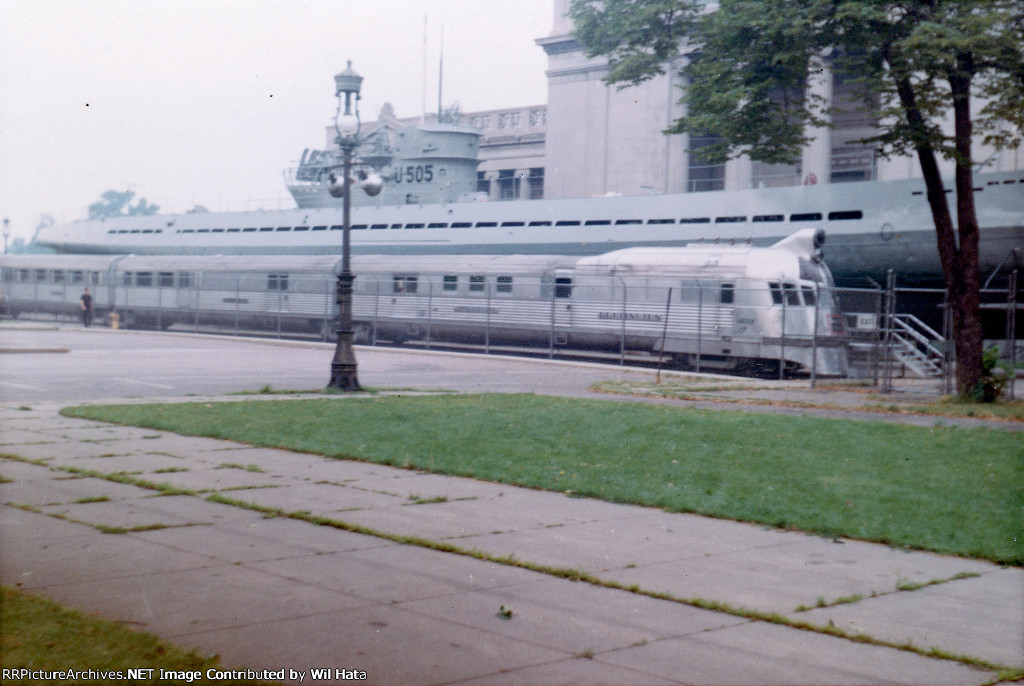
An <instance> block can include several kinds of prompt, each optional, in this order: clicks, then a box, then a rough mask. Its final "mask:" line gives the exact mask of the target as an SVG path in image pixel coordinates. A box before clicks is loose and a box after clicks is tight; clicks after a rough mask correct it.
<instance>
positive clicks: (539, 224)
mask: <svg viewBox="0 0 1024 686" xmlns="http://www.w3.org/2000/svg"><path fill="white" fill-rule="evenodd" d="M530 226H551V222H547V221H538V222H530Z"/></svg>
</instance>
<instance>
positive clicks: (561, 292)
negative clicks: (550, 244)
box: [551, 269, 573, 345]
mask: <svg viewBox="0 0 1024 686" xmlns="http://www.w3.org/2000/svg"><path fill="white" fill-rule="evenodd" d="M572 279H573V273H572V270H571V269H556V270H555V284H554V286H555V287H554V289H553V290H552V294H551V295H552V297H551V329H552V332H553V338H554V343H555V345H565V344H566V343H568V331H569V329H570V328H571V327H572V289H573V280H572Z"/></svg>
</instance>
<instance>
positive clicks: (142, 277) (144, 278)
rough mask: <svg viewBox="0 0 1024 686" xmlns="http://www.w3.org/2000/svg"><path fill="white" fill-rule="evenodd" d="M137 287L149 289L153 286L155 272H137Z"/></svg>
mask: <svg viewBox="0 0 1024 686" xmlns="http://www.w3.org/2000/svg"><path fill="white" fill-rule="evenodd" d="M135 285H136V286H141V287H143V288H149V287H150V286H152V285H153V272H135Z"/></svg>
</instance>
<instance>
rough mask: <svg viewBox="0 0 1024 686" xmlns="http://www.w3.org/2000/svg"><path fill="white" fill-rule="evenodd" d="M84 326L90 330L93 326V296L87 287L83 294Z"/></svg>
mask: <svg viewBox="0 0 1024 686" xmlns="http://www.w3.org/2000/svg"><path fill="white" fill-rule="evenodd" d="M82 324H83V325H84V326H85V327H86V328H89V325H90V324H92V295H91V294H90V293H89V287H88V286H86V287H85V292H84V293H82Z"/></svg>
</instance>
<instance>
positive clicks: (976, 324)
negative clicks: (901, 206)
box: [943, 55, 985, 397]
mask: <svg viewBox="0 0 1024 686" xmlns="http://www.w3.org/2000/svg"><path fill="white" fill-rule="evenodd" d="M970 62H971V60H970V56H969V55H961V56H960V59H959V60H958V63H957V67H958V69H957V71H956V72H954V73H953V74H951V75H950V79H949V81H950V87H951V90H952V95H953V116H954V126H955V140H956V158H955V159H956V215H957V226H958V228H959V238H960V241H959V243H960V246H959V251H958V254H957V255H956V256H955V257H956V260H955V263H954V264H951V265H946V264H945V261H944V262H943V271H944V272H945V275H946V288H947V289H948V290H949V303H950V307H951V309H952V315H953V331H954V332H955V334H954V336H955V341H956V390H957V393H958V394H959V395H960V396H961V397H965V396H967V395H968V394H969V393H970V392H971V391H972V390H974V388H975V387H976V386H977V385H978V382H979V381H980V380H981V376H982V357H983V354H984V346H985V342H984V331H983V329H982V326H981V311H980V310H981V307H980V302H981V267H980V256H979V254H978V252H979V248H978V243H979V236H978V234H979V230H978V213H977V211H976V208H975V205H974V173H973V169H972V166H973V165H972V156H971V142H972V139H973V130H972V124H971V102H970V98H971V72H972V71H973V65H972V64H971V63H970Z"/></svg>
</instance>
